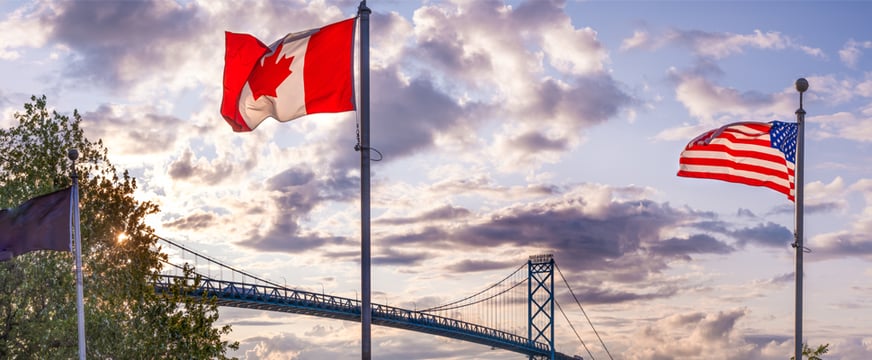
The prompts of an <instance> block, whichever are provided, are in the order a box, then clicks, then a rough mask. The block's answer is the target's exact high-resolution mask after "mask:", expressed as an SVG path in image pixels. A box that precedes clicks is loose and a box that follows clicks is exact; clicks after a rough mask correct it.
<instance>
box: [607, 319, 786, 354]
mask: <svg viewBox="0 0 872 360" xmlns="http://www.w3.org/2000/svg"><path fill="white" fill-rule="evenodd" d="M748 313H749V311H748V310H747V309H732V310H726V311H718V312H717V313H704V312H689V313H680V314H674V315H670V316H667V317H663V318H659V319H656V320H654V321H653V322H651V323H650V325H646V326H644V327H642V328H641V329H640V330H639V331H638V332H637V333H636V334H635V336H634V342H635V343H634V345H633V347H632V348H631V349H630V350H629V351H628V352H627V353H625V354H624V355H625V356H626V358H627V359H631V360H635V359H639V360H641V359H664V360H665V359H674V358H681V359H690V360H693V359H709V358H711V356H712V354H719V355H718V356H719V358H723V359H736V360H738V359H780V358H782V357H783V354H784V353H786V350H787V349H786V344H787V343H789V342H790V341H789V340H788V339H784V338H783V337H778V336H775V337H773V336H765V335H758V336H755V337H752V338H744V337H742V336H740V335H739V334H738V329H737V326H736V325H737V324H738V323H739V322H740V321H741V320H742V319H743V318H744V317H745V316H746V315H748ZM779 340H780V341H779ZM760 343H765V345H762V346H761V345H758V344H760ZM773 348H774V349H773ZM773 350H775V351H773Z"/></svg>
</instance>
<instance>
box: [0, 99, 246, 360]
mask: <svg viewBox="0 0 872 360" xmlns="http://www.w3.org/2000/svg"><path fill="white" fill-rule="evenodd" d="M31 100H32V102H30V103H27V104H25V105H24V109H25V111H24V113H16V114H15V115H14V116H15V119H16V120H18V125H17V126H15V127H12V128H9V129H0V207H14V206H17V205H19V204H20V203H22V202H24V201H25V200H27V199H29V198H32V197H35V196H37V195H40V194H45V193H49V192H52V191H55V190H59V189H61V188H63V187H67V186H70V185H71V184H72V180H71V178H70V173H71V161H70V160H69V159H68V157H67V151H68V150H69V149H73V148H75V149H77V150H78V151H79V154H80V155H79V160H78V162H77V163H76V172H77V173H78V177H79V184H80V190H79V194H80V195H79V196H80V208H81V238H82V243H83V248H82V249H83V253H82V261H83V264H84V265H83V267H84V286H85V320H86V321H85V322H86V329H85V332H86V335H87V350H88V357H91V358H99V359H107V358H131V357H133V358H137V359H145V358H153V359H182V358H184V359H205V358H212V359H216V358H217V359H224V358H225V353H226V351H227V349H236V348H238V344H236V343H227V342H226V341H222V340H221V336H222V335H225V334H227V333H229V332H230V328H229V326H224V327H220V328H214V327H213V324H214V323H215V321H216V320H217V319H218V311H217V306H216V305H215V303H214V301H213V300H212V301H210V300H209V299H199V300H197V299H192V298H189V297H186V296H183V294H184V291H185V286H188V284H187V283H180V284H177V285H176V286H177V287H178V289H175V290H174V292H172V293H168V294H157V293H155V291H154V288H153V287H152V286H151V285H150V283H149V280H150V279H153V277H154V276H155V275H156V274H157V273H158V271H159V269H160V268H161V260H162V259H164V257H165V255H162V254H161V253H159V252H158V251H157V250H156V249H157V246H156V241H157V238H156V237H155V236H154V233H153V231H154V230H153V229H151V228H150V227H148V226H146V225H145V222H144V219H145V217H146V216H147V215H149V214H154V213H156V212H157V211H158V207H157V205H155V204H154V203H151V202H148V201H146V202H141V201H137V200H136V199H135V198H134V196H133V194H134V191H135V190H136V187H137V186H136V180H135V179H134V178H132V177H131V176H130V175H129V174H128V173H127V171H124V172H119V171H118V170H117V169H116V168H115V167H114V166H113V165H112V164H111V163H110V162H109V159H108V156H107V154H108V152H107V149H106V147H104V146H103V143H102V140H99V141H97V142H92V141H90V140H88V139H87V138H86V137H85V135H84V132H83V131H82V129H81V127H80V125H81V122H82V119H81V117H80V116H79V114H78V112H76V111H74V112H73V114H72V118H71V117H68V116H65V115H61V114H59V113H57V112H56V111H51V112H50V111H49V110H48V109H47V108H46V98H45V96H43V97H35V96H34V97H32V98H31ZM119 234H125V235H126V239H125V240H124V241H123V242H122V241H118V239H119V238H118V235H119ZM73 263H74V261H73V255H72V254H71V253H68V252H56V251H36V252H31V253H27V254H23V255H21V256H18V257H16V258H14V259H13V260H11V261H7V262H2V263H0V359H71V358H76V357H77V354H78V339H77V315H76V295H75V272H74V267H73ZM187 274H188V275H192V273H191V272H190V271H188V272H187ZM191 281H198V279H196V278H192V279H191Z"/></svg>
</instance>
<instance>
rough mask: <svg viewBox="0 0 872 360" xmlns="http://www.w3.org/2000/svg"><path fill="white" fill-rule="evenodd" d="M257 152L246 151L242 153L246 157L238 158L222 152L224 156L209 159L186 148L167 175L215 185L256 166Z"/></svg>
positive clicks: (177, 179)
mask: <svg viewBox="0 0 872 360" xmlns="http://www.w3.org/2000/svg"><path fill="white" fill-rule="evenodd" d="M256 154H257V153H256V152H245V153H242V154H241V156H245V158H244V159H237V158H235V157H230V155H228V154H227V153H222V156H219V157H217V158H215V159H212V160H209V159H207V158H206V157H204V156H197V155H195V154H194V151H193V150H192V149H190V148H185V149H184V150H183V151H182V155H181V156H180V157H178V158H177V159H175V160H173V161H172V162H171V163H170V164H169V166H168V168H167V175H169V176H170V178H171V179H173V180H175V181H188V182H193V183H200V184H207V185H215V184H219V183H222V182H225V181H229V180H232V179H233V178H234V177H235V176H239V174H241V173H244V172H246V171H248V170H251V169H252V168H254V167H255V166H256V165H257V161H258V160H257V157H256Z"/></svg>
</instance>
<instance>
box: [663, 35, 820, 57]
mask: <svg viewBox="0 0 872 360" xmlns="http://www.w3.org/2000/svg"><path fill="white" fill-rule="evenodd" d="M666 38H667V39H668V41H669V42H674V43H678V44H683V45H685V46H688V47H690V48H691V49H692V50H693V51H694V52H695V53H696V54H697V56H700V57H706V58H712V59H721V58H724V57H727V56H730V55H733V54H739V53H742V52H744V51H745V49H747V48H757V49H764V50H784V49H796V50H800V51H802V52H804V53H806V54H807V55H810V56H814V57H824V58H825V57H826V56H825V55H824V53H823V51H822V50H821V49H817V48H812V47H809V46H805V45H802V44H799V43H796V41H795V40H793V39H791V38H790V37H788V36H784V35H782V34H781V33H780V32H777V31H768V32H763V31H760V30H754V32H753V33H752V34H732V33H716V32H705V31H697V30H672V31H670V32H669V33H668V34H667V35H666Z"/></svg>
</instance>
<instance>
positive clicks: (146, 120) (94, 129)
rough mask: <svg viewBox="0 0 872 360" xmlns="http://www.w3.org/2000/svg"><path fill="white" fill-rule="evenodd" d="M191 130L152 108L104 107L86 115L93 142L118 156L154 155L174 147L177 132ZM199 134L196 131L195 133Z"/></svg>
mask: <svg viewBox="0 0 872 360" xmlns="http://www.w3.org/2000/svg"><path fill="white" fill-rule="evenodd" d="M181 126H189V125H188V124H185V123H184V121H183V120H182V119H179V118H177V117H175V116H172V115H164V114H163V112H161V111H160V110H158V109H155V108H153V107H149V106H121V105H107V104H102V105H100V106H99V107H98V108H97V109H96V110H94V111H89V112H86V113H84V114H82V127H83V128H84V129H85V131H86V132H87V134H88V137H89V138H91V139H101V140H103V141H104V142H105V143H106V146H107V147H108V148H110V149H112V152H113V153H114V154H116V155H154V154H159V153H163V152H165V151H167V149H171V148H173V147H174V145H175V143H176V141H177V140H178V133H177V132H176V131H168V129H176V128H179V127H181ZM195 131H196V130H195Z"/></svg>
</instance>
